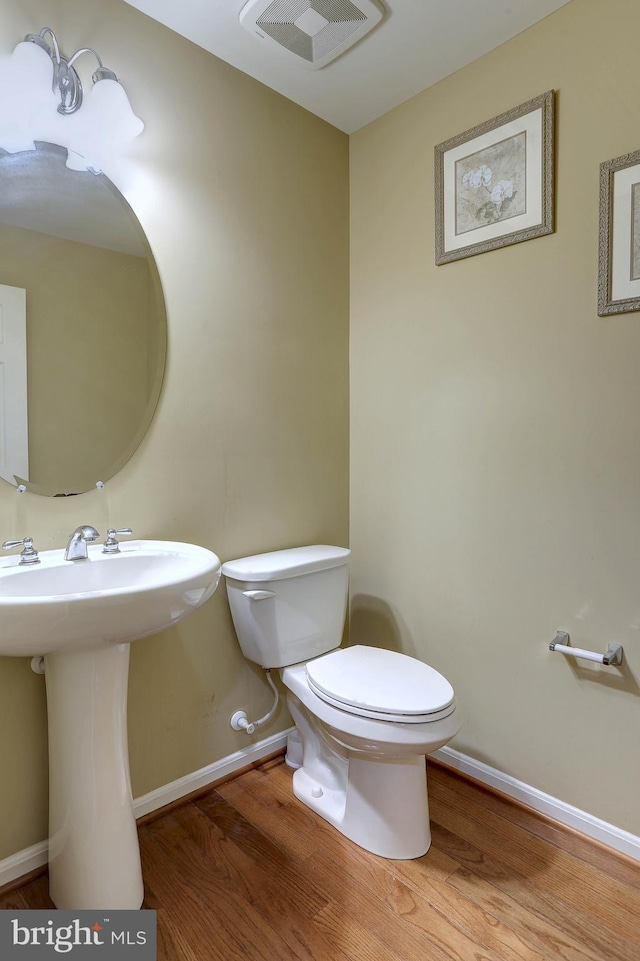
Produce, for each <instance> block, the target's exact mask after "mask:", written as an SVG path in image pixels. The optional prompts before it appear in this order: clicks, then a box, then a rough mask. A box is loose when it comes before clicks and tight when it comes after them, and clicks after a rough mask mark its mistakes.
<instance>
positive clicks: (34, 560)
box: [2, 537, 40, 564]
mask: <svg viewBox="0 0 640 961" xmlns="http://www.w3.org/2000/svg"><path fill="white" fill-rule="evenodd" d="M14 547H22V549H23V550H22V553H21V555H20V563H21V564H39V563H40V558H39V557H38V552H37V550H36V549H35V548H34V546H33V538H32V537H23V539H22V540H21V541H4V543H3V545H2V550H3V551H12V550H13V549H14Z"/></svg>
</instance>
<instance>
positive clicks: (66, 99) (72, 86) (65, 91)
mask: <svg viewBox="0 0 640 961" xmlns="http://www.w3.org/2000/svg"><path fill="white" fill-rule="evenodd" d="M47 34H48V35H49V36H50V37H51V42H52V46H50V45H49V44H48V43H47V41H46V39H45V36H46V35H47ZM25 40H29V41H31V42H32V43H36V44H37V45H38V46H39V47H41V48H42V49H43V50H45V51H46V52H47V53H48V55H49V56H50V57H51V61H52V63H53V79H52V89H53V91H54V93H56V94H57V95H58V97H59V99H60V103H59V104H58V113H61V114H63V115H65V116H67V115H69V114H72V113H76V111H78V110H79V109H80V107H81V106H82V96H83V90H82V81H81V80H80V77H79V76H78V73H77V71H76V69H75V67H74V66H73V65H74V63H75V62H76V60H77V59H78V57H81V56H82V54H83V53H90V54H92V55H93V56H94V57H95V58H96V60H97V61H98V68H97V70H95V71H94V73H93V75H92V77H91V79H92V81H93V83H97V82H98V81H99V80H115V81H116V82H119V81H118V78H117V77H116V75H115V73H114V72H113V70H109V68H108V67H105V66H104V64H103V63H102V60H101V59H100V55H99V54H98V53H97V51H96V50H94V49H93V47H81V48H80V50H76V52H75V53H74V54H73V56H71V57H69V58H67V57H65V56H63V54H61V53H60V46H59V44H58V39H57V37H56V35H55V33H54V32H53V30H52V29H51V27H43V28H42V30H41V31H40V33H29V34H27V36H26V37H25Z"/></svg>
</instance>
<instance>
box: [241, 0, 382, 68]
mask: <svg viewBox="0 0 640 961" xmlns="http://www.w3.org/2000/svg"><path fill="white" fill-rule="evenodd" d="M381 19H382V9H381V7H380V6H379V5H378V3H377V2H376V0H355V2H352V0H249V2H248V3H247V4H245V6H244V7H243V8H242V10H241V11H240V23H241V24H242V26H243V27H244V28H245V29H246V30H248V31H249V32H250V33H254V34H257V35H258V36H259V37H261V38H262V39H264V40H266V41H267V42H269V43H271V44H277V45H278V46H279V47H280V49H281V50H285V51H287V52H288V53H289V54H292V55H293V56H295V57H296V58H297V59H298V62H300V63H302V64H304V66H306V67H310V68H311V69H312V70H317V69H318V67H324V66H325V64H327V63H329V62H330V61H331V60H334V59H335V58H336V57H337V56H338V55H339V54H341V53H344V51H345V50H347V49H348V48H349V47H350V46H352V45H353V44H354V43H355V42H356V41H357V40H360V38H361V37H364V35H365V34H366V33H369V31H370V30H372V29H373V28H374V27H375V25H376V24H377V23H379V22H380V20H381Z"/></svg>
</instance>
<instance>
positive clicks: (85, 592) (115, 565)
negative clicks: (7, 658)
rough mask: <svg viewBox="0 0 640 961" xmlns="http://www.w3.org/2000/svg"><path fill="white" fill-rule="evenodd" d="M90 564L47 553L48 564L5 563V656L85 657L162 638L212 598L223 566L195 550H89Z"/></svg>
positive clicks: (143, 544)
mask: <svg viewBox="0 0 640 961" xmlns="http://www.w3.org/2000/svg"><path fill="white" fill-rule="evenodd" d="M88 554H89V556H88V558H87V559H86V560H78V561H65V560H64V551H63V550H54V551H41V552H40V559H41V563H40V564H37V565H33V566H31V567H29V566H25V565H19V563H18V558H17V557H10V558H7V559H3V560H2V562H0V624H2V630H1V631H0V655H3V654H4V655H7V654H8V655H12V656H31V657H33V656H34V655H43V654H52V653H55V652H56V651H67V652H69V651H80V650H88V649H89V648H91V647H103V646H105V645H107V644H114V643H120V642H128V641H133V640H136V639H137V638H139V637H144V636H145V635H147V634H155V633H157V632H158V631H161V630H163V629H164V628H166V627H170V626H171V625H172V624H174V623H175V622H176V621H179V620H181V618H183V617H185V616H186V615H187V614H190V613H191V612H192V611H194V610H195V609H196V608H197V607H200V605H201V604H204V602H205V601H206V600H207V599H208V598H209V597H210V596H211V595H212V594H213V592H214V591H215V589H216V587H217V585H218V581H219V579H220V560H219V558H218V557H217V556H216V555H215V554H214V553H213V552H212V551H209V550H207V549H206V548H204V547H198V546H197V545H195V544H183V543H179V542H173V541H129V542H127V543H126V544H121V545H120V553H118V554H103V553H102V546H101V545H97V544H96V545H90V546H89V550H88Z"/></svg>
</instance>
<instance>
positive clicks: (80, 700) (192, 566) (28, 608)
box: [0, 541, 220, 910]
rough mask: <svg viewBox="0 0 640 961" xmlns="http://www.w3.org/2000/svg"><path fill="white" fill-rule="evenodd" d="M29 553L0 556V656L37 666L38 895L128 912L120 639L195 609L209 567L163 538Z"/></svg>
mask: <svg viewBox="0 0 640 961" xmlns="http://www.w3.org/2000/svg"><path fill="white" fill-rule="evenodd" d="M40 558H41V563H40V564H38V565H33V566H31V567H30V566H25V565H19V559H18V557H11V558H6V559H4V558H3V559H2V561H0V625H1V629H0V655H11V656H26V657H41V658H43V660H44V675H45V681H46V687H47V714H48V724H49V732H48V733H49V892H50V894H51V898H52V900H53V902H54V904H55V905H56V907H57V908H60V909H68V910H82V909H103V910H107V909H108V910H112V909H113V910H116V909H129V910H132V909H133V910H135V909H137V908H139V907H140V905H141V904H142V900H143V897H144V889H143V883H142V869H141V865H140V851H139V847H138V834H137V830H136V822H135V816H134V811H133V798H132V795H131V781H130V777H129V755H128V749H127V679H128V672H129V652H130V650H131V645H130V643H129V642H130V641H134V640H136V638H139V637H144V636H145V635H148V634H154V633H156V632H157V631H161V630H163V629H164V628H166V627H170V626H171V625H172V624H175V622H176V621H179V620H181V619H182V618H183V617H187V616H188V615H189V614H191V613H192V612H193V611H195V610H196V608H198V607H200V606H201V605H202V604H204V602H205V601H206V600H208V598H209V597H210V596H211V595H212V594H213V592H214V591H215V589H216V587H217V586H218V581H219V579H220V560H219V558H218V557H217V556H216V555H215V554H214V553H212V552H211V551H209V550H207V549H206V548H204V547H197V546H196V545H194V544H183V543H177V542H173V541H129V542H127V543H126V544H121V548H120V553H117V554H103V553H102V547H101V546H100V545H90V546H89V550H88V557H87V558H86V559H83V560H76V561H65V560H64V551H63V550H54V551H42V552H41V553H40ZM159 735H160V736H161V731H159Z"/></svg>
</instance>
